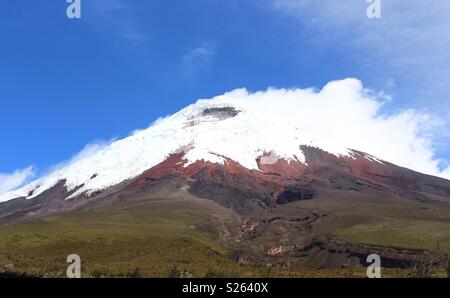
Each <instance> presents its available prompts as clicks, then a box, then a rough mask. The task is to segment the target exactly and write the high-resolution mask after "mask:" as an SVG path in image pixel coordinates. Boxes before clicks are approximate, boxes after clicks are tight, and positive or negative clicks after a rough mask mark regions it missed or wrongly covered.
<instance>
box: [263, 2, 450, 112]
mask: <svg viewBox="0 0 450 298" xmlns="http://www.w3.org/2000/svg"><path fill="white" fill-rule="evenodd" d="M271 2H272V5H273V7H274V8H275V9H277V10H278V11H283V12H287V13H291V14H293V15H295V16H297V17H298V20H299V22H301V23H302V25H304V26H302V28H303V29H304V30H307V31H308V32H309V33H313V34H308V35H309V36H312V38H314V39H315V40H319V41H320V42H329V43H332V44H334V45H337V46H343V47H347V49H348V50H349V54H350V55H351V54H354V55H357V56H358V57H359V58H360V59H359V61H358V62H359V63H360V64H362V65H363V66H364V67H365V69H366V70H367V71H370V72H372V73H373V76H379V77H380V78H382V79H383V80H386V79H387V80H391V81H394V80H395V81H396V82H397V83H399V81H403V82H406V83H407V84H408V85H409V86H411V87H417V88H415V92H414V93H415V94H416V96H417V97H421V98H422V99H423V100H427V101H429V102H430V103H431V102H432V101H437V100H439V103H441V104H442V103H443V101H445V102H446V103H447V104H446V108H447V109H448V110H450V95H449V94H450V85H449V84H448V82H449V81H450V51H449V49H450V34H448V28H450V18H449V17H448V14H449V11H450V1H447V0H428V1H422V0H409V1H401V0H382V2H381V3H382V17H381V19H376V20H374V19H369V18H367V15H366V10H367V7H368V4H367V2H366V1H365V0H321V1H309V0H271ZM305 28H306V29H305ZM308 35H306V36H308ZM350 51H353V52H350ZM361 53H362V54H361ZM391 85H392V84H391ZM391 87H392V86H391ZM432 96H434V99H433V98H432Z"/></svg>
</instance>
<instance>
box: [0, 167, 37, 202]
mask: <svg viewBox="0 0 450 298" xmlns="http://www.w3.org/2000/svg"><path fill="white" fill-rule="evenodd" d="M34 175H35V171H34V167H33V166H30V167H28V168H25V169H20V170H16V171H15V172H14V173H11V174H3V173H0V195H1V194H4V193H7V192H8V191H11V190H14V189H16V188H18V187H20V186H22V185H23V184H24V183H25V182H27V181H28V180H29V179H31V178H32V177H34Z"/></svg>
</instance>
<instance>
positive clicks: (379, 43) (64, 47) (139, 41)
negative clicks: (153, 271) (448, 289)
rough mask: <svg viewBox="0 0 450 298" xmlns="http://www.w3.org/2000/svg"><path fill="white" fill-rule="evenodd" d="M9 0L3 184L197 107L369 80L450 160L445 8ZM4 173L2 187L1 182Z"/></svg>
mask: <svg viewBox="0 0 450 298" xmlns="http://www.w3.org/2000/svg"><path fill="white" fill-rule="evenodd" d="M424 2H425V1H419V0H416V1H412V0H411V1H401V0H389V2H388V1H385V0H382V18H381V19H379V20H374V19H368V18H367V16H366V8H367V3H366V1H365V0H350V1H347V0H345V1H342V0H341V1H332V0H320V1H318V0H314V1H313V0H311V1H307V0H255V1H250V0H226V1H221V0H151V1H149V0H81V3H82V18H81V19H80V20H70V19H68V18H67V17H66V8H67V5H68V4H67V3H66V1H65V0H51V1H49V0H40V1H33V4H31V1H30V0H14V1H13V0H0V57H1V58H0V127H1V129H0V140H2V142H1V144H2V146H1V147H0V173H4V174H3V176H4V177H6V175H8V174H9V173H13V172H14V171H16V170H17V169H24V168H26V167H28V166H30V165H34V166H35V168H36V169H37V171H38V173H43V172H45V171H47V170H48V169H49V168H50V167H52V166H53V165H55V164H57V163H59V162H61V161H64V160H68V159H70V158H71V157H72V156H73V155H74V154H75V153H77V152H78V151H80V150H81V149H82V148H83V147H84V146H85V145H86V144H88V143H92V142H95V141H96V140H109V139H112V138H120V137H124V136H126V135H128V134H129V133H130V131H132V130H134V129H137V128H144V127H147V126H148V125H149V124H150V123H151V122H152V121H154V120H155V119H156V118H157V117H159V116H164V115H167V114H171V113H174V112H176V111H177V110H179V109H180V108H182V107H184V106H186V105H188V104H190V103H192V102H193V101H195V100H196V99H198V98H211V97H213V96H216V95H219V94H222V93H224V92H226V91H229V90H232V89H235V88H240V87H246V88H247V89H248V90H250V91H257V90H264V89H266V88H268V87H269V86H274V87H278V88H297V87H298V88H305V87H315V88H316V89H320V88H322V87H323V86H324V85H325V84H326V83H327V82H329V81H332V80H337V79H343V78H347V77H356V78H358V79H360V80H361V81H362V82H363V83H364V85H365V86H366V87H367V88H370V89H373V90H375V91H374V92H376V93H378V94H379V96H380V98H382V99H386V98H388V97H389V98H391V99H390V100H389V101H388V102H387V103H386V104H385V105H384V106H383V111H382V112H383V113H386V114H390V113H397V112H398V111H404V110H406V109H415V110H418V111H421V112H423V113H428V114H429V115H431V117H432V119H434V122H436V123H438V125H437V126H433V127H434V129H433V130H429V131H427V132H426V133H427V134H429V135H430V136H429V140H430V141H431V142H432V148H433V151H434V152H435V156H436V158H437V159H439V160H441V166H442V167H446V165H447V162H448V161H450V147H449V146H448V140H449V139H450V130H449V127H450V126H449V125H448V124H447V123H446V121H447V119H448V118H449V115H450V95H449V94H450V92H449V91H450V84H449V83H450V51H448V49H449V48H450V36H449V34H448V33H447V31H448V28H450V20H449V18H448V12H449V11H450V4H449V2H448V1H446V0H431V1H426V3H424ZM1 177H2V174H0V178H1Z"/></svg>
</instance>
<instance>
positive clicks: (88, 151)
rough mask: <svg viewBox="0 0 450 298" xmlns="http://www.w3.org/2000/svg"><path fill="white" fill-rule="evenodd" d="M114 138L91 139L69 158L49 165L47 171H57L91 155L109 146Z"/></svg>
mask: <svg viewBox="0 0 450 298" xmlns="http://www.w3.org/2000/svg"><path fill="white" fill-rule="evenodd" d="M115 140H116V138H113V139H111V140H108V141H103V140H96V141H93V142H91V143H89V144H87V145H86V146H84V147H83V149H82V150H81V151H80V152H78V153H76V154H74V155H73V156H72V157H71V158H70V159H68V160H66V161H63V162H60V163H58V164H56V165H53V166H52V167H50V169H49V171H48V173H52V172H55V171H58V170H60V169H62V168H64V167H67V166H70V165H72V164H75V163H77V162H78V161H80V160H82V159H85V158H87V157H89V156H92V155H94V154H96V153H97V152H99V151H101V150H102V149H105V148H106V147H107V146H109V145H110V144H111V143H112V142H114V141H115ZM48 173H47V174H48Z"/></svg>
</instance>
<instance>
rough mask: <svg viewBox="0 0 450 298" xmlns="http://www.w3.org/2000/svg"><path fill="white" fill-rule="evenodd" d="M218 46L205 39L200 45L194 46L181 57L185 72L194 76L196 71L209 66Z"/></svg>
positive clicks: (189, 75)
mask: <svg viewBox="0 0 450 298" xmlns="http://www.w3.org/2000/svg"><path fill="white" fill-rule="evenodd" d="M216 49H217V46H216V44H215V43H212V42H206V41H203V42H201V43H200V45H199V46H197V47H195V48H192V49H190V50H189V51H188V53H187V54H185V55H184V56H183V57H182V58H181V63H182V67H183V73H184V75H185V76H186V77H192V76H193V75H194V73H195V72H196V71H197V70H199V69H201V68H203V67H205V66H208V65H209V64H210V63H211V61H212V59H213V57H214V55H215V53H216Z"/></svg>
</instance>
